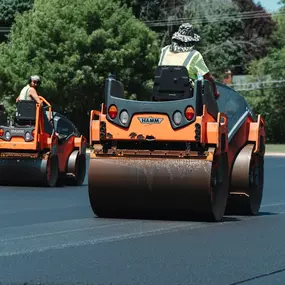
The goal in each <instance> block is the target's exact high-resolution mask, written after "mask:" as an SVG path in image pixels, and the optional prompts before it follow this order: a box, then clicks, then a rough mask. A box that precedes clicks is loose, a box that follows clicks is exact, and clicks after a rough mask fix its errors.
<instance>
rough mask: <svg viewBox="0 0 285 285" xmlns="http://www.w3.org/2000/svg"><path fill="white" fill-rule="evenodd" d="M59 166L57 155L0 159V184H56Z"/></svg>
mask: <svg viewBox="0 0 285 285" xmlns="http://www.w3.org/2000/svg"><path fill="white" fill-rule="evenodd" d="M58 174H59V168H58V158H57V156H55V155H53V156H48V157H47V158H46V159H42V158H36V159H33V158H6V159H1V160H0V184H1V185H21V186H25V185H37V186H47V187H54V186H56V183H57V180H58Z"/></svg>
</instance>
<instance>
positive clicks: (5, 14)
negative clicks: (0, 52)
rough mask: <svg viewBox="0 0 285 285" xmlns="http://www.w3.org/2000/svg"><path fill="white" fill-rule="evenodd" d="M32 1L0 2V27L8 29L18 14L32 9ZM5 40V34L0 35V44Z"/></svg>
mask: <svg viewBox="0 0 285 285" xmlns="http://www.w3.org/2000/svg"><path fill="white" fill-rule="evenodd" d="M33 3H34V0H0V27H10V26H11V25H12V23H13V22H14V19H15V16H16V15H17V14H18V13H23V12H25V11H28V10H30V9H31V8H32V6H33ZM6 40H7V34H6V33H0V42H3V41H6Z"/></svg>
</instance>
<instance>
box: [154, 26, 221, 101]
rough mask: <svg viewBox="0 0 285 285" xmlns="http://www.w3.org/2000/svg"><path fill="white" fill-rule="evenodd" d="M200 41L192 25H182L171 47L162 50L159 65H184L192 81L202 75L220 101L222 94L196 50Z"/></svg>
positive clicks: (174, 35) (173, 37)
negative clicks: (195, 47) (196, 45)
mask: <svg viewBox="0 0 285 285" xmlns="http://www.w3.org/2000/svg"><path fill="white" fill-rule="evenodd" d="M199 40H200V36H198V35H197V34H195V33H194V31H193V26H192V25H191V24H188V23H186V24H182V25H181V26H180V27H179V29H178V32H176V33H174V34H173V36H172V42H171V45H168V46H165V47H164V48H162V51H161V55H160V60H159V64H158V65H177V66H179V65H184V66H185V67H186V68H187V70H188V73H189V77H190V78H191V79H193V80H196V79H198V76H199V75H200V76H203V78H204V79H206V80H208V81H209V82H210V83H211V85H212V87H213V91H214V96H215V98H216V99H218V98H219V96H220V94H219V92H218V90H217V88H216V85H215V81H214V79H213V77H212V76H211V74H210V72H209V69H208V67H207V65H206V64H205V62H204V59H203V57H202V55H201V53H200V52H198V51H197V50H195V49H194V45H195V42H198V41H199Z"/></svg>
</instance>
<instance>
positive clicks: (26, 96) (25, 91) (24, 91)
mask: <svg viewBox="0 0 285 285" xmlns="http://www.w3.org/2000/svg"><path fill="white" fill-rule="evenodd" d="M29 90H30V85H29V84H28V85H27V86H25V87H24V88H23V89H22V91H21V93H20V96H19V100H32V98H31V96H29Z"/></svg>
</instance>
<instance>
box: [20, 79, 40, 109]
mask: <svg viewBox="0 0 285 285" xmlns="http://www.w3.org/2000/svg"><path fill="white" fill-rule="evenodd" d="M40 84H41V79H40V77H39V76H38V75H32V76H31V77H30V78H29V82H28V84H27V85H26V86H25V87H24V88H23V89H22V90H21V93H20V95H19V96H18V98H17V99H16V102H18V101H19V100H34V101H35V102H36V103H38V104H41V103H42V102H41V100H40V98H39V95H38V92H37V90H38V87H39V86H40Z"/></svg>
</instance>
